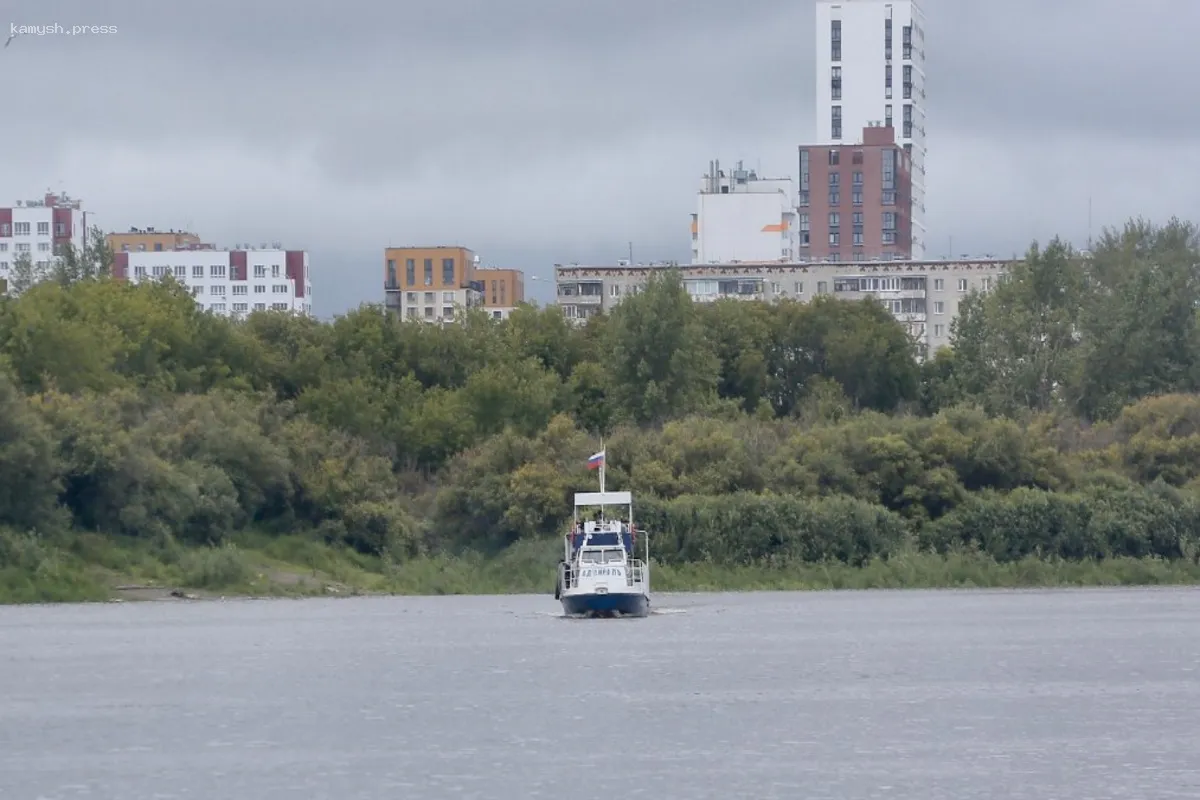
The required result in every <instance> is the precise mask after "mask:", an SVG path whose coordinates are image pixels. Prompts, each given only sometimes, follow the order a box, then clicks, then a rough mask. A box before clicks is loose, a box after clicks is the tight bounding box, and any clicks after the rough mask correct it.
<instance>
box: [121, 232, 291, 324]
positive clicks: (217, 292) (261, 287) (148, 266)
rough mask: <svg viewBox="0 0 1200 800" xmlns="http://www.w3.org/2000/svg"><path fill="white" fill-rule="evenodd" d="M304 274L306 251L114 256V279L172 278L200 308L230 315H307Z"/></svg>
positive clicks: (194, 250)
mask: <svg viewBox="0 0 1200 800" xmlns="http://www.w3.org/2000/svg"><path fill="white" fill-rule="evenodd" d="M309 275H310V273H309V265H308V253H307V252H305V251H303V250H283V249H278V248H249V247H247V248H245V249H234V250H218V249H215V248H214V247H212V245H189V246H186V247H181V248H178V249H175V250H170V251H158V252H154V251H150V252H122V253H114V254H113V277H115V278H118V279H125V280H129V281H133V282H135V283H139V282H141V281H153V280H164V279H166V278H167V277H171V278H174V279H175V280H176V281H178V282H179V283H182V284H183V285H184V286H186V287H187V288H188V289H189V290H190V291H191V293H192V296H193V297H195V298H196V302H197V303H198V304H199V305H200V306H201V307H202V308H204V310H206V311H211V312H213V313H214V314H219V315H223V316H229V317H241V316H245V315H247V314H251V313H253V312H255V311H286V312H289V313H292V314H304V315H311V314H312V281H311V280H310V277H309Z"/></svg>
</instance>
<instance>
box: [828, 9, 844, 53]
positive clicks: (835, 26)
mask: <svg viewBox="0 0 1200 800" xmlns="http://www.w3.org/2000/svg"><path fill="white" fill-rule="evenodd" d="M829 60H830V61H841V60H842V21H841V20H840V19H835V20H832V21H831V22H830V23H829Z"/></svg>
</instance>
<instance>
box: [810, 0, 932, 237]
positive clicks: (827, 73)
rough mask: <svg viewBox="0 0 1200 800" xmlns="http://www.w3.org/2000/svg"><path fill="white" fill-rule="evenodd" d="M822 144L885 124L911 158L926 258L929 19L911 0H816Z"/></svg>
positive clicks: (915, 231)
mask: <svg viewBox="0 0 1200 800" xmlns="http://www.w3.org/2000/svg"><path fill="white" fill-rule="evenodd" d="M816 30H817V33H816V36H817V41H816V53H817V69H816V80H817V87H816V88H817V109H816V113H817V140H818V141H817V144H855V143H858V141H859V137H861V135H862V130H863V128H866V127H869V126H871V125H873V124H877V123H880V122H882V123H883V124H885V125H890V126H892V128H893V129H894V130H895V132H896V141H897V143H899V144H901V145H903V147H904V149H905V150H907V151H909V153H910V155H911V157H912V257H913V258H914V259H921V258H923V257H924V254H925V17H924V15H923V14H922V13H921V10H920V8H919V7H918V6H917V4H916V3H915V2H913V0H817V28H816Z"/></svg>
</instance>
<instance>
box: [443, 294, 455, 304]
mask: <svg viewBox="0 0 1200 800" xmlns="http://www.w3.org/2000/svg"><path fill="white" fill-rule="evenodd" d="M442 302H443V303H451V304H452V303H454V292H442Z"/></svg>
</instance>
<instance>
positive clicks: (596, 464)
mask: <svg viewBox="0 0 1200 800" xmlns="http://www.w3.org/2000/svg"><path fill="white" fill-rule="evenodd" d="M603 466H604V451H603V450H601V451H600V452H599V453H596V454H595V455H594V456H592V457H591V458H589V459H588V469H600V468H601V467H603Z"/></svg>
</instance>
